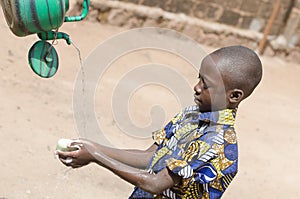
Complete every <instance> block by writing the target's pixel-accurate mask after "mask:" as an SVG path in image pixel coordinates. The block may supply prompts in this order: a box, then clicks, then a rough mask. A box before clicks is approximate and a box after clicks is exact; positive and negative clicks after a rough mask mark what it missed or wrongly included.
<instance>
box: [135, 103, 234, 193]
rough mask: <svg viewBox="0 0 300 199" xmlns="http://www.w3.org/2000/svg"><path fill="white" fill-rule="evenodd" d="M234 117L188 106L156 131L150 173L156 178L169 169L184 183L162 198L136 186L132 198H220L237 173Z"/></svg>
mask: <svg viewBox="0 0 300 199" xmlns="http://www.w3.org/2000/svg"><path fill="white" fill-rule="evenodd" d="M235 115H236V109H225V110H221V111H215V112H206V113H201V112H200V111H199V108H198V106H196V105H195V106H189V107H187V108H185V109H184V110H183V111H182V112H180V113H179V114H178V115H176V116H175V117H174V118H173V119H172V120H171V121H170V122H169V123H168V124H167V125H166V126H165V127H164V128H163V129H161V130H159V131H156V132H154V133H153V139H154V141H155V142H156V144H157V145H158V149H157V150H156V152H155V153H154V155H153V157H152V159H151V161H150V163H149V165H148V168H147V169H148V171H149V172H150V173H153V175H155V173H158V172H159V171H161V170H163V169H164V168H168V169H169V170H170V171H171V172H173V173H174V174H176V175H178V176H180V177H181V181H180V183H179V184H177V185H175V186H174V187H172V188H170V189H167V190H165V191H164V192H163V193H162V194H160V195H153V194H151V193H148V192H146V191H144V190H142V189H140V188H138V187H136V188H135V189H134V192H133V193H132V195H131V196H130V199H136V198H145V199H146V198H156V199H158V198H172V199H194V198H195V199H196V198H199V199H218V198H221V196H222V194H223V193H224V191H225V190H226V188H227V187H228V185H229V184H230V182H231V181H232V179H233V178H234V176H235V175H236V173H237V167H238V148H237V139H236V133H235V131H234V122H235Z"/></svg>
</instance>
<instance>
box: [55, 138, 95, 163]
mask: <svg viewBox="0 0 300 199" xmlns="http://www.w3.org/2000/svg"><path fill="white" fill-rule="evenodd" d="M72 146H79V148H80V149H78V150H76V151H72V152H63V151H59V150H57V151H56V154H57V155H58V157H59V160H60V161H61V162H62V163H63V164H64V165H66V166H69V167H72V168H79V167H82V166H85V165H87V164H89V163H91V162H94V161H95V158H94V156H93V153H94V152H95V149H96V143H94V142H92V141H89V140H85V139H79V140H76V141H75V142H72V143H71V144H70V147H72Z"/></svg>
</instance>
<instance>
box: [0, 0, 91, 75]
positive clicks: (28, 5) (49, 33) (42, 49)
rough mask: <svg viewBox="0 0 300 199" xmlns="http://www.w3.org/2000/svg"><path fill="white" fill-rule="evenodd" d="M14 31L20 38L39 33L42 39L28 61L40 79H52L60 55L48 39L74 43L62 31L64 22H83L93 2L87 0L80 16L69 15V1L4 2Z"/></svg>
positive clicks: (12, 0) (27, 0) (26, 0)
mask: <svg viewBox="0 0 300 199" xmlns="http://www.w3.org/2000/svg"><path fill="white" fill-rule="evenodd" d="M0 2H1V5H2V9H3V12H4V15H5V19H6V22H7V24H8V26H9V28H10V30H11V31H12V32H13V33H14V34H15V35H16V36H19V37H23V36H27V35H30V34H37V35H38V37H39V38H40V39H41V40H40V41H37V42H36V43H35V44H33V46H32V47H31V48H30V50H29V53H28V62H29V65H30V66H31V68H32V69H33V71H34V72H35V73H36V74H37V75H39V76H40V77H44V78H49V77H52V76H53V75H54V74H55V73H56V71H57V69H58V55H57V52H56V50H55V48H54V47H53V45H52V44H50V43H48V42H47V41H46V40H53V41H54V40H56V39H65V40H66V42H67V44H69V45H70V44H71V40H70V37H69V35H68V34H66V33H63V32H58V28H59V27H60V26H61V25H62V24H63V22H74V21H81V20H83V19H84V18H85V17H86V16H87V14H88V9H89V5H90V0H83V4H82V7H83V10H82V13H81V15H80V16H65V14H66V12H67V11H68V9H69V0H0Z"/></svg>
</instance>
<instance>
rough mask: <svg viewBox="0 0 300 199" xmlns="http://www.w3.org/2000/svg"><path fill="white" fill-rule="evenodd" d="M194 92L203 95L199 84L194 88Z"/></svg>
mask: <svg viewBox="0 0 300 199" xmlns="http://www.w3.org/2000/svg"><path fill="white" fill-rule="evenodd" d="M194 91H195V92H196V93H197V94H200V93H201V87H200V85H199V84H196V85H195V86H194Z"/></svg>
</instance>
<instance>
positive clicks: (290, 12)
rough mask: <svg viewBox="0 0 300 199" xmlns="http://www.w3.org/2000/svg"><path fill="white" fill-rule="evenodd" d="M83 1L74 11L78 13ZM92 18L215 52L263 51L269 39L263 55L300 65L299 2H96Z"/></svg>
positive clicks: (102, 0)
mask: <svg viewBox="0 0 300 199" xmlns="http://www.w3.org/2000/svg"><path fill="white" fill-rule="evenodd" d="M81 2H82V1H81V0H78V1H77V6H75V7H74V9H73V10H72V11H71V12H73V13H75V12H79V10H80V9H81V8H80V7H81ZM276 4H278V5H279V7H278V12H276V11H274V10H276ZM272 14H275V15H274V16H273V20H272V19H271V18H272ZM89 19H90V20H95V21H99V22H101V23H109V24H112V25H116V26H125V27H127V28H136V27H149V26H152V27H162V28H171V29H174V30H177V31H180V32H183V33H184V34H187V35H189V36H191V37H192V38H194V39H195V40H197V41H198V42H200V43H202V44H205V45H210V46H215V47H217V46H224V45H234V44H242V45H246V46H248V47H250V48H252V49H258V47H259V44H260V42H261V40H262V39H263V37H264V35H265V36H266V44H265V45H263V53H264V54H267V55H270V56H280V57H284V58H285V59H287V60H289V61H293V62H299V63H300V0H251V1H249V0H230V1H224V0H163V1H161V0H92V1H91V8H90V13H89ZM270 22H271V23H270ZM268 23H270V24H269V30H267V34H266V27H267V26H268ZM264 33H265V34H264Z"/></svg>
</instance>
